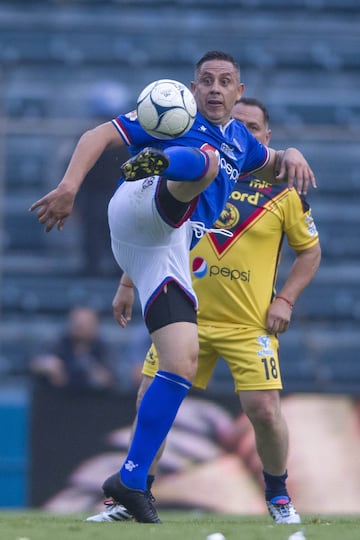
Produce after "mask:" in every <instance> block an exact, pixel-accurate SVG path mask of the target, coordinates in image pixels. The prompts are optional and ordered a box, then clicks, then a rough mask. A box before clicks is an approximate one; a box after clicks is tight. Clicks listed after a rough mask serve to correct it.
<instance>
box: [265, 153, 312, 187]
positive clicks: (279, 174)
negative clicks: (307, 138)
mask: <svg viewBox="0 0 360 540" xmlns="http://www.w3.org/2000/svg"><path fill="white" fill-rule="evenodd" d="M269 151H270V159H269V162H268V163H267V165H266V166H265V167H264V168H263V169H261V170H260V171H258V172H257V173H256V174H257V176H259V178H260V179H262V180H265V181H267V182H271V183H273V184H283V183H286V182H287V184H288V186H289V188H290V189H293V188H294V186H295V185H296V189H297V191H298V193H302V194H304V195H306V193H307V190H308V187H309V185H311V186H312V187H313V188H316V181H315V175H314V173H313V171H312V169H311V167H310V165H309V163H308V162H307V161H306V159H305V158H304V156H303V154H302V153H301V152H300V151H299V150H297V149H296V148H287V150H274V149H272V148H269Z"/></svg>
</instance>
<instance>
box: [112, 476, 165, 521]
mask: <svg viewBox="0 0 360 540" xmlns="http://www.w3.org/2000/svg"><path fill="white" fill-rule="evenodd" d="M102 488H103V490H104V494H105V497H111V498H112V499H113V500H114V501H115V502H116V503H118V504H123V505H124V506H125V508H126V509H127V510H128V512H130V514H131V515H133V516H134V518H135V519H136V521H138V522H139V523H161V521H160V519H159V516H158V515H157V512H156V509H155V506H154V504H153V502H152V500H151V498H150V497H149V496H148V495H147V494H146V492H144V491H140V490H137V489H129V488H127V487H126V486H124V484H123V483H122V482H121V481H120V475H119V473H116V474H113V475H112V476H109V478H107V479H106V480H105V482H104V483H103V486H102Z"/></svg>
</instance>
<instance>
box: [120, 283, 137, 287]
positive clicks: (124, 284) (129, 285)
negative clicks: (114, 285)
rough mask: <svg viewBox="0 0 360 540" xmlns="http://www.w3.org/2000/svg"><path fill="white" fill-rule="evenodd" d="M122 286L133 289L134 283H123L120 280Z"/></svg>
mask: <svg viewBox="0 0 360 540" xmlns="http://www.w3.org/2000/svg"><path fill="white" fill-rule="evenodd" d="M120 286H122V287H126V288H127V289H133V288H134V285H132V284H130V283H123V282H120Z"/></svg>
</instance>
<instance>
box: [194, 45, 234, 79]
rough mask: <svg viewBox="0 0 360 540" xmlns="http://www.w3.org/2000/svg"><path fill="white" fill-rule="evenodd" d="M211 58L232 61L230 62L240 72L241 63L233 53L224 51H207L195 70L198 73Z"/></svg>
mask: <svg viewBox="0 0 360 540" xmlns="http://www.w3.org/2000/svg"><path fill="white" fill-rule="evenodd" d="M211 60H223V61H224V62H230V64H232V65H233V66H234V68H235V69H236V71H237V72H238V73H239V74H240V65H239V64H238V63H237V62H236V60H235V58H234V57H233V56H231V54H228V53H225V52H223V51H208V52H207V53H205V54H204V55H203V56H202V57H201V58H200V60H199V61H198V62H197V63H196V65H195V72H196V73H197V72H198V71H199V70H200V68H201V66H202V65H203V64H204V63H205V62H209V61H211Z"/></svg>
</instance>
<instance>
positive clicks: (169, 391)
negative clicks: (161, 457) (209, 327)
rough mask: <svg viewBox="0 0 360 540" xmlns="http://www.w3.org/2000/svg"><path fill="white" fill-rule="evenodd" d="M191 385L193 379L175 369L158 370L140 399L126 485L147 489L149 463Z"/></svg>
mask: <svg viewBox="0 0 360 540" xmlns="http://www.w3.org/2000/svg"><path fill="white" fill-rule="evenodd" d="M190 387H191V382H190V381H187V380H186V379H184V378H183V377H180V376H179V375H175V373H169V372H167V371H158V372H157V373H156V375H155V378H154V380H153V382H152V383H151V385H150V386H149V388H148V389H147V391H146V392H145V394H144V397H143V398H142V400H141V403H140V407H139V410H138V415H137V423H136V428H135V432H134V436H133V440H132V443H131V446H130V449H129V453H128V455H127V458H126V459H125V462H124V465H123V466H122V468H121V470H120V478H121V480H122V482H123V483H124V484H125V485H126V486H127V487H129V488H132V489H140V490H142V491H145V490H146V479H147V475H148V471H149V469H150V466H151V464H152V462H153V460H154V458H155V456H156V453H157V451H158V450H159V448H160V446H161V444H162V442H163V441H164V439H165V438H166V436H167V434H168V432H169V430H170V428H171V426H172V424H173V422H174V420H175V416H176V414H177V411H178V409H179V407H180V405H181V403H182V401H183V399H184V398H185V396H186V395H187V393H188V392H189V390H190Z"/></svg>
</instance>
